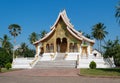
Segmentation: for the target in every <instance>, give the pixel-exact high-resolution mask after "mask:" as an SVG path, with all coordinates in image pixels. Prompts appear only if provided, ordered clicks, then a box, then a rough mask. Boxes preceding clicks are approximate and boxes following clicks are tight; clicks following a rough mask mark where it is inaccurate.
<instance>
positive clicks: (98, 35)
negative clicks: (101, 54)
mask: <svg viewBox="0 0 120 83" xmlns="http://www.w3.org/2000/svg"><path fill="white" fill-rule="evenodd" d="M105 29H106V26H104V24H103V23H98V24H96V25H94V26H93V28H92V36H93V37H94V38H95V39H96V40H98V41H99V43H98V50H99V51H101V41H102V40H104V38H105V37H106V35H107V34H108V32H107V31H105Z"/></svg>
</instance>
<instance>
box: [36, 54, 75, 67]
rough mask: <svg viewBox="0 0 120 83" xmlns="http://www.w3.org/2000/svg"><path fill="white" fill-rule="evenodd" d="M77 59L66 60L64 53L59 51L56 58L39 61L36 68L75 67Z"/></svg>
mask: <svg viewBox="0 0 120 83" xmlns="http://www.w3.org/2000/svg"><path fill="white" fill-rule="evenodd" d="M75 66H76V61H75V60H64V53H57V57H56V59H55V60H51V61H40V60H39V61H38V62H37V64H36V65H35V66H34V68H40V69H49V68H75Z"/></svg>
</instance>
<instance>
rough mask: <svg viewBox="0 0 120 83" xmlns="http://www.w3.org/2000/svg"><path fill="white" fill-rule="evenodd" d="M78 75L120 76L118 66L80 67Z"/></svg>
mask: <svg viewBox="0 0 120 83" xmlns="http://www.w3.org/2000/svg"><path fill="white" fill-rule="evenodd" d="M80 75H83V76H110V77H120V68H106V69H103V68H98V69H80Z"/></svg>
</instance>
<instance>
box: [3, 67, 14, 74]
mask: <svg viewBox="0 0 120 83" xmlns="http://www.w3.org/2000/svg"><path fill="white" fill-rule="evenodd" d="M15 70H16V69H9V70H7V69H6V68H2V72H1V73H5V72H10V71H15Z"/></svg>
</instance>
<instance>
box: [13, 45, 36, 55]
mask: <svg viewBox="0 0 120 83" xmlns="http://www.w3.org/2000/svg"><path fill="white" fill-rule="evenodd" d="M15 53H16V55H17V56H22V57H34V55H35V50H32V49H30V48H29V47H28V45H27V44H26V43H21V45H20V47H19V48H18V49H17V50H16V51H15Z"/></svg>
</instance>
